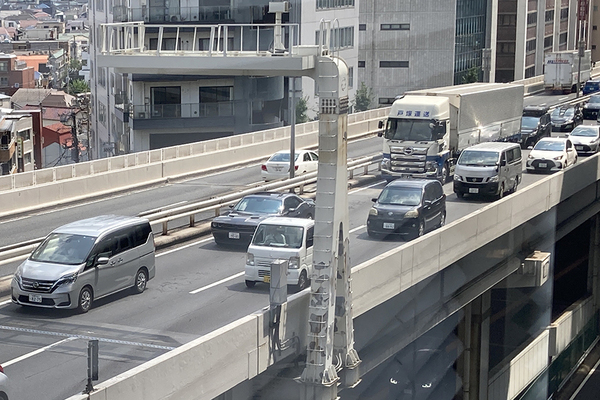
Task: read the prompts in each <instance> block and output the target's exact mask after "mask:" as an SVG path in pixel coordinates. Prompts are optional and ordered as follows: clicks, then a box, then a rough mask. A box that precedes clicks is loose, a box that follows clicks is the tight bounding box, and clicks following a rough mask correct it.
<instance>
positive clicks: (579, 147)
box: [575, 146, 583, 150]
mask: <svg viewBox="0 0 600 400" xmlns="http://www.w3.org/2000/svg"><path fill="white" fill-rule="evenodd" d="M575 149H576V150H583V146H575Z"/></svg>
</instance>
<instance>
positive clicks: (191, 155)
mask: <svg viewBox="0 0 600 400" xmlns="http://www.w3.org/2000/svg"><path fill="white" fill-rule="evenodd" d="M388 112H389V107H387V108H381V109H377V110H371V111H366V112H363V113H358V114H351V116H349V118H348V119H349V125H348V137H349V138H357V137H360V136H362V135H367V134H372V133H374V132H376V131H377V130H378V127H377V125H378V122H379V121H380V120H382V119H383V118H384V117H385V116H386V115H387V113H388ZM318 127H319V124H318V122H308V123H306V124H301V125H298V126H297V129H296V146H297V148H304V147H314V146H317V144H318ZM289 137H290V127H284V128H276V129H270V130H267V131H260V132H252V133H248V134H244V135H238V136H232V137H227V138H221V139H215V140H210V141H206V142H199V143H192V144H186V145H181V146H174V147H169V148H164V149H160V150H152V151H148V152H141V153H135V154H127V155H124V156H118V157H111V158H105V159H101V160H95V161H90V162H84V163H79V164H70V165H65V166H60V167H55V168H48V169H43V170H39V171H33V172H26V173H20V174H15V175H7V176H2V177H0V203H1V204H3V208H2V212H0V216H5V215H11V214H13V213H14V212H19V211H26V210H28V209H33V208H38V207H40V206H51V205H56V204H60V203H64V202H67V201H73V200H77V199H84V198H86V197H90V196H98V195H103V194H106V193H110V192H116V191H119V190H124V189H128V188H133V187H138V186H142V185H147V184H153V183H158V182H161V181H163V180H166V179H167V178H174V177H183V176H187V175H190V174H194V173H198V172H202V171H209V170H213V169H216V168H219V167H228V166H232V165H237V164H240V163H244V162H250V161H253V160H258V159H261V158H265V157H268V156H270V155H271V154H273V153H274V152H276V151H279V150H283V149H287V148H289ZM115 177H118V179H115Z"/></svg>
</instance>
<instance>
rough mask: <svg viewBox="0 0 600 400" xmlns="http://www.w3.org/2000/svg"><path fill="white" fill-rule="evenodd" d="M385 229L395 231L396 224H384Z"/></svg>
mask: <svg viewBox="0 0 600 400" xmlns="http://www.w3.org/2000/svg"><path fill="white" fill-rule="evenodd" d="M383 229H394V224H393V223H392V222H384V223H383Z"/></svg>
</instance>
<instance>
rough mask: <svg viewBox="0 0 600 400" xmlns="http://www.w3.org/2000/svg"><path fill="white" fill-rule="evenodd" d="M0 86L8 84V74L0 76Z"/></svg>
mask: <svg viewBox="0 0 600 400" xmlns="http://www.w3.org/2000/svg"><path fill="white" fill-rule="evenodd" d="M0 86H2V87H6V86H8V76H0Z"/></svg>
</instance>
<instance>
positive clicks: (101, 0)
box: [96, 0, 104, 12]
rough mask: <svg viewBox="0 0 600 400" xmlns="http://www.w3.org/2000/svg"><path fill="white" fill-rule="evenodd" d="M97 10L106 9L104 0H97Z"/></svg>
mask: <svg viewBox="0 0 600 400" xmlns="http://www.w3.org/2000/svg"><path fill="white" fill-rule="evenodd" d="M96 10H97V11H102V12H103V11H104V0H96Z"/></svg>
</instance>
